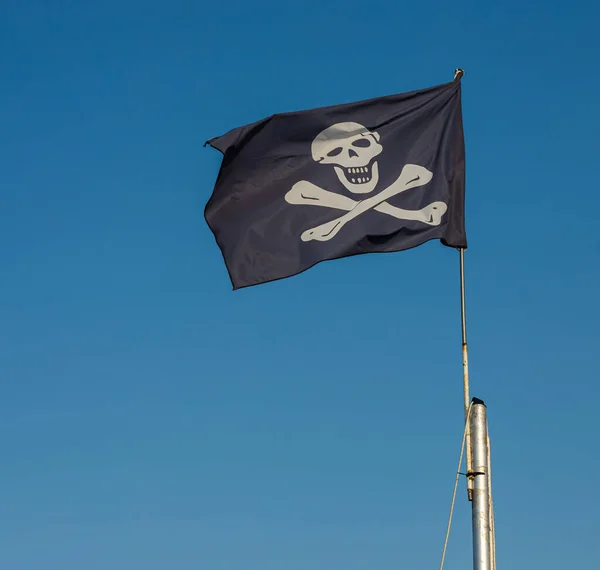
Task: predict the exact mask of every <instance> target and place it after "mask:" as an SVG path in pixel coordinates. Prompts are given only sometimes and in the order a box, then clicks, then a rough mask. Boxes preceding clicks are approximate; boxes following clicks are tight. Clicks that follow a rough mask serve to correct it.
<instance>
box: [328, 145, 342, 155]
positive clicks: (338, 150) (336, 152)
mask: <svg viewBox="0 0 600 570" xmlns="http://www.w3.org/2000/svg"><path fill="white" fill-rule="evenodd" d="M342 150H344V149H343V148H342V147H341V146H338V147H336V148H334V149H332V150H330V151H329V152H328V153H327V156H338V155H339V154H342Z"/></svg>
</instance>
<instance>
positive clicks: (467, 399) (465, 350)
mask: <svg viewBox="0 0 600 570" xmlns="http://www.w3.org/2000/svg"><path fill="white" fill-rule="evenodd" d="M458 251H459V253H460V313H461V322H462V364H463V392H464V408H465V422H466V421H467V419H468V413H469V404H470V403H471V396H470V389H469V345H468V344H467V307H466V301H465V248H463V247H461V248H459V250H458ZM466 429H467V435H466V448H467V449H466V451H467V453H466V461H467V495H468V498H469V501H471V500H473V477H472V476H471V475H470V473H471V472H472V471H473V448H472V446H471V428H470V425H467V426H466Z"/></svg>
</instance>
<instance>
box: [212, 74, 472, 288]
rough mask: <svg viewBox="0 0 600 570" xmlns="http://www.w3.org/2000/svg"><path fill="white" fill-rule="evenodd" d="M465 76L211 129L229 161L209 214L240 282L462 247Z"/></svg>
mask: <svg viewBox="0 0 600 570" xmlns="http://www.w3.org/2000/svg"><path fill="white" fill-rule="evenodd" d="M460 77H461V74H458V76H457V79H455V80H454V81H452V82H451V83H446V84H443V85H439V86H437V87H432V88H427V89H422V90H418V91H413V92H410V93H403V94H398V95H392V96H387V97H382V98H378V99H371V100H367V101H360V102H356V103H349V104H344V105H336V106H331V107H323V108H318V109H312V110H307V111H299V112H292V113H283V114H277V115H273V116H271V117H268V118H266V119H263V120H261V121H258V122H256V123H252V124H250V125H246V126H243V127H239V128H236V129H234V130H232V131H230V132H228V133H226V134H224V135H223V136H221V137H217V138H213V139H211V140H209V141H208V142H207V143H206V144H208V145H210V146H212V147H213V148H215V149H217V150H219V151H220V152H221V153H223V160H222V163H221V168H220V171H219V174H218V178H217V181H216V185H215V188H214V191H213V194H212V196H211V197H210V199H209V201H208V203H207V205H206V209H205V217H206V221H207V223H208V225H209V227H210V229H211V230H212V232H213V233H214V235H215V238H216V240H217V243H218V245H219V247H220V249H221V251H222V253H223V257H224V260H225V264H226V266H227V270H228V272H229V276H230V278H231V281H232V284H233V288H234V289H239V288H242V287H247V286H250V285H257V284H259V283H265V282H267V281H273V280H276V279H281V278H284V277H290V276H292V275H297V274H298V273H301V272H302V271H305V270H306V269H309V268H310V267H313V266H314V265H316V264H317V263H320V262H321V261H325V260H331V259H339V258H342V257H347V256H351V255H357V254H362V253H376V252H394V251H401V250H405V249H409V248H412V247H415V246H418V245H421V244H423V243H425V242H427V241H429V240H433V239H439V240H441V242H442V244H444V245H446V246H450V247H456V248H464V247H466V246H467V242H466V234H465V224H464V196H465V150H464V135H463V126H462V110H461V82H460Z"/></svg>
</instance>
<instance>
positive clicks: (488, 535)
mask: <svg viewBox="0 0 600 570" xmlns="http://www.w3.org/2000/svg"><path fill="white" fill-rule="evenodd" d="M469 423H470V427H471V443H472V446H473V463H474V468H475V469H474V471H472V472H471V478H472V480H473V503H472V504H473V570H492V568H493V566H492V560H493V552H494V550H495V549H494V547H493V544H492V536H493V535H492V529H491V521H490V513H491V493H490V488H489V475H490V473H489V440H488V430H487V412H486V406H485V404H484V402H483V401H482V400H478V399H477V398H473V408H472V409H471V416H470V422H469Z"/></svg>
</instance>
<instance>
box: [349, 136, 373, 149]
mask: <svg viewBox="0 0 600 570" xmlns="http://www.w3.org/2000/svg"><path fill="white" fill-rule="evenodd" d="M352 146H357V147H358V148H367V147H370V146H371V141H370V140H369V139H367V138H364V139H356V140H355V141H352Z"/></svg>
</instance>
